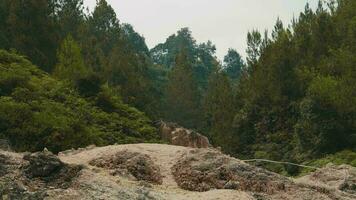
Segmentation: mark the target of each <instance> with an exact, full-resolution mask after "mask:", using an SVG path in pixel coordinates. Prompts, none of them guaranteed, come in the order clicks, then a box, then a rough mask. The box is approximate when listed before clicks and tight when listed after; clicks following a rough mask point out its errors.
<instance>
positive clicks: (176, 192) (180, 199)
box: [59, 144, 254, 200]
mask: <svg viewBox="0 0 356 200" xmlns="http://www.w3.org/2000/svg"><path fill="white" fill-rule="evenodd" d="M123 150H128V151H131V152H139V153H143V154H147V155H149V156H150V157H151V158H152V160H153V161H154V162H155V164H157V165H158V166H159V167H160V170H161V174H162V176H163V184H162V185H154V186H153V188H152V191H151V193H152V194H153V195H154V196H156V198H157V197H161V198H162V199H169V200H189V199H194V200H220V199H221V200H236V199H240V200H250V199H254V198H253V197H252V196H251V195H250V194H248V193H246V192H242V191H235V190H212V191H208V192H190V191H186V190H182V189H180V188H179V187H178V186H177V183H176V182H175V181H174V178H173V175H172V174H171V167H172V166H173V165H174V164H175V162H176V161H177V160H178V158H179V157H180V156H182V154H184V153H185V152H187V151H190V150H192V149H191V148H186V147H180V146H171V145H161V144H131V145H116V146H107V147H101V148H93V149H89V150H84V149H83V150H77V151H73V152H68V153H60V154H59V158H60V159H61V160H62V161H63V162H65V163H68V164H82V165H85V166H89V162H90V161H91V160H93V159H95V158H98V157H105V156H110V155H113V154H115V153H117V152H121V151H123ZM89 168H90V170H85V172H84V173H83V175H82V176H81V177H80V179H82V180H81V181H80V182H87V183H89V182H93V181H94V182H95V181H96V182H97V183H96V184H93V185H101V186H103V185H106V188H112V189H113V190H120V189H125V188H126V190H129V188H135V187H137V186H138V185H139V183H138V182H135V181H129V180H125V179H122V178H118V177H114V176H111V175H109V174H108V173H107V172H106V171H105V170H103V169H97V168H95V167H91V166H89ZM94 168H95V169H94ZM92 171H95V172H96V173H93V172H92ZM109 193H110V192H109V191H108V194H109ZM109 196H110V195H108V196H107V199H110V198H109ZM100 199H106V198H105V197H101V198H100Z"/></svg>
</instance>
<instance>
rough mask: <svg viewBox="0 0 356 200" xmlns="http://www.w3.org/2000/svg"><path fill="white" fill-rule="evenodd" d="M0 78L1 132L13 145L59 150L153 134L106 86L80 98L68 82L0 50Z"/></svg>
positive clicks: (146, 121) (141, 138)
mask: <svg viewBox="0 0 356 200" xmlns="http://www.w3.org/2000/svg"><path fill="white" fill-rule="evenodd" d="M0 77H1V79H0V91H1V97H0V130H1V137H2V138H4V137H5V138H8V139H9V140H10V142H11V144H12V145H13V146H14V148H15V149H16V150H19V151H37V150H41V149H43V148H44V147H47V148H48V149H50V150H51V151H54V152H58V151H61V150H65V149H69V148H76V147H84V146H87V145H89V144H96V145H109V144H114V143H133V142H148V141H153V140H156V139H157V135H156V130H155V128H153V127H152V126H151V125H150V123H151V122H150V120H149V119H148V118H147V117H146V116H145V115H144V114H143V113H141V112H139V111H138V110H136V109H134V108H132V107H130V106H128V105H126V104H123V103H122V101H121V99H120V98H119V97H118V96H116V95H115V93H113V92H112V90H111V89H110V88H107V87H102V88H101V89H100V91H99V92H98V94H97V95H94V96H92V97H91V98H88V99H85V98H83V97H81V96H79V94H78V93H77V92H76V90H75V89H74V88H72V87H71V85H69V84H67V83H65V82H61V81H58V80H56V79H53V78H52V77H50V76H48V75H47V74H46V73H44V72H43V71H41V70H39V69H37V67H35V66H33V65H32V64H31V63H30V62H29V61H27V60H26V59H24V58H23V57H20V56H18V55H16V54H10V53H8V52H6V51H0ZM93 94H94V93H93Z"/></svg>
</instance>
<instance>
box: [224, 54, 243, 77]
mask: <svg viewBox="0 0 356 200" xmlns="http://www.w3.org/2000/svg"><path fill="white" fill-rule="evenodd" d="M244 67H245V63H244V61H243V60H242V57H241V55H240V54H239V53H238V52H237V51H236V50H235V49H229V51H228V53H227V55H226V56H225V57H224V66H223V69H224V71H225V72H226V74H227V75H228V76H229V77H230V78H231V79H232V80H237V79H239V78H240V76H241V73H242V70H243V69H244Z"/></svg>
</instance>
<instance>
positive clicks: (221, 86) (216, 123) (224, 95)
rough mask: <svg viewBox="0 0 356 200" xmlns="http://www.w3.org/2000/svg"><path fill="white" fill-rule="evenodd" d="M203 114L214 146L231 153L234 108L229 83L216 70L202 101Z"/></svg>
mask: <svg viewBox="0 0 356 200" xmlns="http://www.w3.org/2000/svg"><path fill="white" fill-rule="evenodd" d="M204 114H205V120H206V125H207V129H208V132H209V136H210V137H211V139H212V141H213V142H214V144H215V145H216V146H221V147H222V148H223V149H224V150H225V151H227V152H231V149H232V148H233V141H232V139H233V132H232V131H233V129H232V125H233V119H234V114H235V106H234V95H233V90H232V86H231V82H230V79H229V77H228V75H227V74H225V73H224V72H219V71H218V70H217V71H216V72H215V73H213V74H212V75H211V77H210V79H209V87H208V91H207V94H206V96H205V99H204Z"/></svg>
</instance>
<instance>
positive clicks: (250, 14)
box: [84, 0, 318, 59]
mask: <svg viewBox="0 0 356 200" xmlns="http://www.w3.org/2000/svg"><path fill="white" fill-rule="evenodd" d="M107 1H108V3H109V4H110V5H111V6H112V7H113V8H114V10H115V12H116V14H117V16H118V18H119V20H120V22H122V23H129V24H131V25H133V26H134V28H135V30H136V31H137V32H138V33H140V34H141V35H143V36H144V37H145V39H146V43H147V45H148V47H149V48H153V47H154V46H156V45H157V44H159V43H163V42H165V40H166V39H167V38H168V36H170V35H172V34H174V33H176V32H177V31H178V30H179V29H181V28H183V27H189V28H190V30H191V31H192V34H193V37H194V38H195V39H196V40H197V42H198V43H202V42H207V41H208V40H211V41H212V42H213V44H215V45H216V48H217V53H216V55H217V57H218V58H219V59H222V58H223V57H224V55H226V53H227V51H228V49H229V48H234V49H236V50H237V51H238V52H239V53H240V54H241V55H242V56H243V57H245V56H246V46H247V45H246V36H247V33H248V31H251V30H253V29H257V30H260V31H261V32H263V31H264V30H266V29H268V30H272V29H273V26H274V24H275V22H276V20H277V18H278V17H279V18H280V19H281V20H282V21H283V22H284V24H289V23H290V22H291V20H292V19H293V17H297V16H299V13H300V12H301V11H303V10H304V7H305V5H306V3H309V4H310V5H311V7H312V8H315V7H316V6H317V3H318V0H107ZM95 2H96V0H84V4H85V6H86V7H89V9H90V10H93V8H94V7H95Z"/></svg>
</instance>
